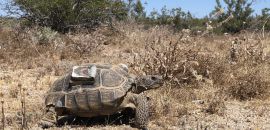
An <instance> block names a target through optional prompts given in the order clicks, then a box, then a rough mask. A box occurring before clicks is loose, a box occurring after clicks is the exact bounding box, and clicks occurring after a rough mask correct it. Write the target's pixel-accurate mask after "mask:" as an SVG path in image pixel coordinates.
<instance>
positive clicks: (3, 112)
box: [1, 100, 5, 130]
mask: <svg viewBox="0 0 270 130" xmlns="http://www.w3.org/2000/svg"><path fill="white" fill-rule="evenodd" d="M1 104H2V130H4V129H5V111H4V101H3V100H2V101H1Z"/></svg>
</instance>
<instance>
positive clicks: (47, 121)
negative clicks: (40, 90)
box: [38, 107, 58, 128]
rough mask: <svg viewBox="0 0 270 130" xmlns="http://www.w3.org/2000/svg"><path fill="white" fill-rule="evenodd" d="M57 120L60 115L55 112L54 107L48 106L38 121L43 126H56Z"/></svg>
mask: <svg viewBox="0 0 270 130" xmlns="http://www.w3.org/2000/svg"><path fill="white" fill-rule="evenodd" d="M57 120H58V116H57V114H56V112H55V109H54V107H48V108H46V111H45V115H44V116H43V118H42V119H41V121H40V122H39V123H38V125H39V126H40V127H42V128H49V127H54V126H56V123H57Z"/></svg>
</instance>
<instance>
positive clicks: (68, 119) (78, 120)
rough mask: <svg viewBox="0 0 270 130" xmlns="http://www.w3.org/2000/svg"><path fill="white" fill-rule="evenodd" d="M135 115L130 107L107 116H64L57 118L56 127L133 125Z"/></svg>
mask: <svg viewBox="0 0 270 130" xmlns="http://www.w3.org/2000/svg"><path fill="white" fill-rule="evenodd" d="M134 117H135V111H134V110H132V109H126V110H124V111H122V112H121V113H117V114H114V115H109V116H98V117H92V118H86V117H76V116H65V117H61V118H60V119H59V120H58V127H62V126H72V127H83V126H85V127H91V126H96V125H123V124H125V125H130V126H131V127H134V124H133V122H134V121H133V120H134Z"/></svg>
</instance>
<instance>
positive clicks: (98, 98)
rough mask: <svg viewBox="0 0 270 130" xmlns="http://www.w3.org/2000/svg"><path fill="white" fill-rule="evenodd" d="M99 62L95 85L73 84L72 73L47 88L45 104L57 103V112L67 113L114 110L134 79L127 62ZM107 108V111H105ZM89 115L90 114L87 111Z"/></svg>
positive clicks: (60, 113)
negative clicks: (126, 65) (120, 63)
mask: <svg viewBox="0 0 270 130" xmlns="http://www.w3.org/2000/svg"><path fill="white" fill-rule="evenodd" d="M90 65H96V67H97V72H96V75H95V82H94V84H92V85H71V84H70V81H71V73H70V72H69V73H68V74H66V75H65V76H63V77H61V78H60V79H58V80H56V81H55V82H54V84H53V85H52V88H51V89H50V90H49V91H48V94H47V96H46V99H45V104H46V106H54V107H55V110H56V112H57V113H58V115H64V114H65V113H68V114H72V113H83V112H88V113H89V112H91V111H92V112H95V113H96V114H102V115H104V114H106V113H108V114H109V113H111V112H110V108H117V107H119V105H120V104H121V102H122V101H123V99H124V97H125V95H126V94H127V92H128V91H129V90H130V89H131V84H132V83H133V79H132V78H131V77H130V76H129V74H128V69H127V67H125V66H124V65H115V66H113V65H98V64H90ZM106 110H107V111H108V112H106ZM84 116H86V117H89V116H87V114H86V115H84Z"/></svg>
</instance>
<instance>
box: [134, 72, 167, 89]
mask: <svg viewBox="0 0 270 130" xmlns="http://www.w3.org/2000/svg"><path fill="white" fill-rule="evenodd" d="M162 84H163V79H162V77H161V76H159V75H144V76H140V77H136V78H135V83H134V85H133V87H132V92H134V93H141V92H143V91H146V90H149V89H156V88H159V87H161V86H162Z"/></svg>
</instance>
